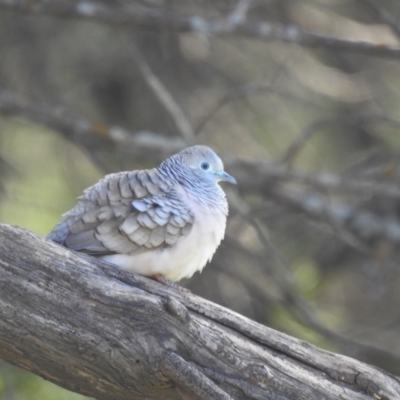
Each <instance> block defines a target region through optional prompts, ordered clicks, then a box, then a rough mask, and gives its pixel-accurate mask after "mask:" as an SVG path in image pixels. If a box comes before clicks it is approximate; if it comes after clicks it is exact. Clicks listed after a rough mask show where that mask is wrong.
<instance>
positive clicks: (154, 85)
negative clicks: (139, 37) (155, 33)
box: [124, 40, 194, 144]
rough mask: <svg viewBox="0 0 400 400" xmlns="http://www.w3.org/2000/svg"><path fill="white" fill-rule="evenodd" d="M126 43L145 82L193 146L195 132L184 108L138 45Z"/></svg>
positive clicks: (182, 134)
mask: <svg viewBox="0 0 400 400" xmlns="http://www.w3.org/2000/svg"><path fill="white" fill-rule="evenodd" d="M124 43H125V45H126V48H127V50H128V52H129V54H130V55H131V58H132V60H133V61H134V62H135V64H136V65H137V66H138V68H139V70H140V72H141V74H142V75H143V78H144V80H145V82H146V83H147V85H148V86H149V88H150V89H151V90H152V92H153V93H154V95H155V96H156V97H157V99H158V100H159V102H160V103H161V105H162V106H163V107H164V109H165V110H166V111H167V112H168V114H169V115H170V117H171V119H172V120H173V121H174V123H175V126H176V128H177V130H178V132H179V133H180V135H181V136H182V137H183V138H184V139H185V140H186V142H187V143H188V144H193V141H194V131H193V129H192V126H191V125H190V123H189V121H188V119H187V118H186V116H185V114H184V112H183V110H182V108H181V107H180V106H179V104H178V103H177V102H176V101H175V99H174V97H173V96H172V95H171V94H170V92H169V91H168V90H167V88H166V87H165V86H164V85H163V83H162V82H161V81H160V80H159V79H158V78H157V76H156V75H155V74H154V73H153V71H152V70H151V68H150V66H149V64H148V63H147V61H146V60H145V59H144V57H143V55H142V53H141V52H140V50H139V49H138V48H137V46H136V44H135V43H134V42H133V41H130V42H127V41H125V40H124Z"/></svg>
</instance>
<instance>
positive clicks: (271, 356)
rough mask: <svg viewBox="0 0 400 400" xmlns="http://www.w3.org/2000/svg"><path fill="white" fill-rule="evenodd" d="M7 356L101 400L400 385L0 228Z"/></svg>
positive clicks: (268, 395)
mask: <svg viewBox="0 0 400 400" xmlns="http://www.w3.org/2000/svg"><path fill="white" fill-rule="evenodd" d="M0 357H1V358H3V359H4V360H6V361H8V362H10V363H12V364H15V365H18V366H20V367H22V368H25V369H27V370H29V371H32V372H34V373H36V374H38V375H40V376H42V377H44V378H45V379H48V380H50V381H52V382H54V383H56V384H58V385H60V386H63V387H65V388H67V389H70V390H72V391H75V392H79V393H82V394H85V395H89V396H92V397H95V398H97V399H107V400H109V399H117V400H123V399H130V400H133V399H163V400H169V399H171V400H172V399H174V400H176V399H263V400H265V399H304V400H306V399H307V400H312V399H318V400H322V399H357V400H358V399H360V400H361V399H398V398H400V378H398V377H395V376H391V375H390V374H388V373H385V372H384V371H382V370H379V369H377V368H374V367H372V366H369V365H366V364H363V363H361V362H358V361H356V360H353V359H351V358H348V357H344V356H341V355H338V354H333V353H330V352H327V351H325V350H321V349H318V348H317V347H315V346H312V345H310V344H308V343H306V342H303V341H301V340H298V339H295V338H292V337H289V336H287V335H285V334H283V333H280V332H277V331H274V330H272V329H270V328H268V327H265V326H261V325H259V324H257V323H255V322H253V321H251V320H249V319H246V318H244V317H242V316H240V315H238V314H236V313H234V312H232V311H230V310H228V309H225V308H223V307H220V306H218V305H216V304H212V303H210V302H208V301H206V300H204V299H201V298H199V297H197V296H195V295H194V294H191V293H183V292H179V291H176V290H175V289H173V288H169V287H165V286H163V285H161V284H159V283H157V282H153V281H151V280H150V279H147V278H144V277H141V276H136V275H133V274H130V273H128V272H125V271H121V270H118V269H116V268H115V267H112V266H111V265H108V264H105V263H104V262H101V261H99V260H96V259H94V258H91V257H84V256H82V255H79V254H76V253H73V252H71V251H69V250H67V249H65V248H63V247H61V246H58V245H56V244H54V243H51V242H49V241H46V240H44V239H43V238H41V237H39V236H37V235H34V234H33V233H30V232H28V231H25V230H23V229H21V228H17V227H11V226H8V225H0Z"/></svg>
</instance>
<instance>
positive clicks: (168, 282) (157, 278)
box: [150, 274, 190, 293]
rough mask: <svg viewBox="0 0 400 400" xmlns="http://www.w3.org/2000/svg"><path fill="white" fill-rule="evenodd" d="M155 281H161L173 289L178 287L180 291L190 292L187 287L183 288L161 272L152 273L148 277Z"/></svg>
mask: <svg viewBox="0 0 400 400" xmlns="http://www.w3.org/2000/svg"><path fill="white" fill-rule="evenodd" d="M150 278H151V279H154V280H155V281H157V282H160V283H163V284H164V285H167V286H171V287H173V288H175V289H178V290H179V291H181V292H185V293H190V290H189V289H186V288H184V287H183V286H179V285H178V284H177V283H175V282H172V281H171V280H170V279H168V278H167V277H165V276H164V275H163V274H154V275H152V276H151V277H150Z"/></svg>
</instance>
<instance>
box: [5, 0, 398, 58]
mask: <svg viewBox="0 0 400 400" xmlns="http://www.w3.org/2000/svg"><path fill="white" fill-rule="evenodd" d="M0 8H1V9H4V10H11V11H16V12H19V13H30V14H43V15H53V16H55V17H61V18H78V19H86V20H92V21H97V22H102V23H106V24H110V25H118V26H124V25H136V26H139V27H142V28H149V29H156V30H166V29H167V30H173V31H176V32H193V33H198V34H202V35H206V36H221V37H223V36H238V37H244V38H250V39H257V40H262V41H279V42H285V43H293V44H297V45H302V46H306V47H311V48H321V47H322V48H326V49H330V50H337V51H346V52H352V53H360V54H367V55H373V56H380V57H388V58H399V57H400V48H398V47H391V46H388V45H385V44H381V43H379V44H374V43H370V42H355V41H351V40H343V39H338V38H335V37H330V36H324V35H320V34H317V33H312V32H308V31H306V30H304V29H302V28H300V27H299V26H296V25H287V24H286V25H285V24H282V23H272V22H266V21H262V22H259V21H248V20H247V19H245V18H237V16H236V14H235V13H233V14H232V15H230V16H228V17H226V16H225V17H219V18H206V17H201V16H199V15H180V14H178V13H171V12H167V11H164V10H160V9H148V8H144V7H135V6H132V5H131V6H129V7H127V6H118V7H114V6H107V5H105V4H104V3H96V2H93V1H77V2H60V1H43V0H36V1H34V2H32V1H31V0H0Z"/></svg>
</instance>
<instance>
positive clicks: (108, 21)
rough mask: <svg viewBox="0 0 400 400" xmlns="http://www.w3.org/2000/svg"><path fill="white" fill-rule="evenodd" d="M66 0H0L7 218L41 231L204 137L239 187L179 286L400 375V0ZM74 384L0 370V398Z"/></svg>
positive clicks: (1, 184)
mask: <svg viewBox="0 0 400 400" xmlns="http://www.w3.org/2000/svg"><path fill="white" fill-rule="evenodd" d="M64 3H65V4H64ZM64 3H62V2H59V3H52V1H50V2H41V1H37V2H35V3H31V4H30V5H27V4H25V3H24V2H17V1H15V2H14V1H13V0H9V1H2V0H1V1H0V60H1V61H0V221H1V222H2V223H9V224H16V225H20V226H23V227H26V228H28V229H31V230H33V231H35V232H37V233H39V234H43V235H45V234H46V233H47V232H48V231H49V230H50V229H51V228H52V227H53V226H54V225H55V223H56V222H57V221H58V220H59V218H60V215H61V213H63V212H65V211H66V210H68V209H69V208H70V207H71V206H72V205H73V204H74V199H75V197H76V196H78V195H79V194H80V193H81V192H82V190H83V189H84V188H85V187H87V186H89V185H91V184H93V183H94V182H95V181H96V180H97V179H98V178H100V177H101V176H102V175H104V174H105V173H109V172H113V171H117V170H125V169H136V168H147V167H152V166H154V165H155V164H157V163H158V162H159V161H160V160H162V159H163V158H165V157H166V156H168V155H170V154H172V153H174V152H176V151H178V150H180V149H181V148H183V147H185V146H187V145H189V144H191V143H202V144H207V145H209V146H212V147H213V148H214V149H215V150H216V151H217V152H218V153H219V154H220V155H221V156H222V157H223V158H224V161H225V164H226V169H227V170H228V172H230V173H232V174H233V175H235V176H236V177H237V179H238V182H239V185H238V187H237V188H232V187H226V191H227V193H228V197H229V201H230V219H229V224H228V230H227V237H226V240H225V241H224V243H223V245H222V246H221V248H220V249H219V250H218V252H217V254H216V255H215V257H214V259H213V261H212V263H211V265H210V266H208V267H207V268H206V269H205V270H204V271H203V273H202V274H201V275H199V274H196V275H195V276H194V277H193V278H192V279H191V280H190V281H186V282H183V284H184V285H185V286H188V287H189V288H190V289H191V290H192V291H193V292H195V293H196V294H199V295H201V296H203V297H205V298H208V299H210V300H212V301H215V302H217V303H220V304H222V305H225V306H226V307H228V308H231V309H233V310H235V311H238V312H239V313H242V314H244V315H246V316H248V317H250V318H252V319H255V320H257V321H259V322H260V323H263V324H267V325H269V326H271V327H274V328H276V329H279V330H282V331H286V332H288V333H289V334H291V335H293V336H296V337H300V338H303V339H305V340H308V341H310V342H313V343H316V344H318V345H319V346H323V347H325V348H328V349H330V350H334V351H336V352H341V353H344V354H348V355H350V356H352V357H355V358H358V359H360V360H363V361H366V362H369V363H371V364H375V365H378V366H380V367H382V368H385V369H386V370H388V371H390V372H392V373H395V374H398V375H399V374H400V336H399V335H398V332H399V326H400V311H399V310H400V291H399V290H398V288H399V284H400V274H399V256H400V253H399V241H400V212H399V210H400V209H399V201H400V187H399V172H400V170H399V161H400V158H399V145H400V136H399V133H398V131H399V124H400V120H399V118H398V110H399V107H400V68H399V57H400V48H399V38H400V23H399V22H398V21H400V6H399V4H398V2H397V1H394V0H387V1H374V0H359V1H350V0H305V1H304V0H301V1H300V0H269V1H268V0H264V1H230V0H219V1H204V0H203V1H191V2H187V1H178V0H176V1H166V0H164V1H162V0H159V1H158V0H156V1H150V0H148V1H146V0H143V1H135V2H131V1H119V2H118V3H116V2H108V1H103V2H94V3H85V2H79V1H77V2H75V3H72V2H64ZM90 4H92V5H90ZM52 6H53V7H52ZM63 7H64V8H63ZM85 7H86V8H85ZM90 7H92V8H90ZM93 7H94V8H93ZM96 7H98V9H97V8H96ZM96 10H102V14H101V15H102V17H99V14H98V13H97V14H96V12H95V11H96ZM148 11H149V12H150V14H149V15H153V14H151V12H155V13H154V15H153V16H156V17H157V18H158V20H157V18H155V19H153V20H151V21H153V22H150V23H149V20H146V19H145V18H144V17H143V15H145V13H146V12H148ZM132 15H136V17H135V18H136V19H135V18H132ZM137 15H139V17H137ZM146 15H147V14H146ZM195 17H196V18H197V19H196V18H195ZM190 18H194V19H190ZM157 21H158V22H157ZM182 21H189V22H191V24H189V25H187V26H186V27H185V25H184V24H183V22H182ZM207 21H208V22H210V21H211V22H212V23H211V22H210V24H209V25H207V24H206V23H205V22H207ZM261 23H265V24H266V25H264V28H263V29H264V30H262V29H261V28H262V25H260V24H261ZM268 27H269V29H270V30H268V29H267V28H268ZM249 177H250V178H249ZM0 240H1V238H0ZM46 396H47V397H46ZM81 397H82V396H78V395H75V394H70V393H67V392H65V391H62V389H60V388H57V387H55V386H54V385H52V384H50V383H48V382H44V381H43V380H41V379H40V378H38V377H34V376H32V375H30V374H28V373H26V372H23V371H20V370H17V369H16V368H14V367H12V366H10V365H6V364H5V363H0V399H2V400H16V399H18V400H19V399H30V400H34V399H45V398H49V399H54V398H57V399H59V398H62V399H78V398H81Z"/></svg>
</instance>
